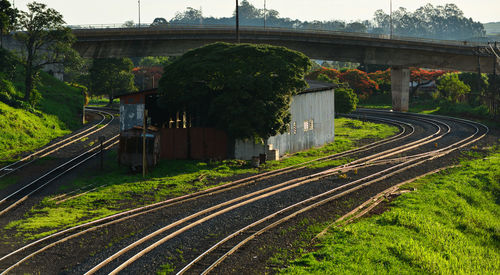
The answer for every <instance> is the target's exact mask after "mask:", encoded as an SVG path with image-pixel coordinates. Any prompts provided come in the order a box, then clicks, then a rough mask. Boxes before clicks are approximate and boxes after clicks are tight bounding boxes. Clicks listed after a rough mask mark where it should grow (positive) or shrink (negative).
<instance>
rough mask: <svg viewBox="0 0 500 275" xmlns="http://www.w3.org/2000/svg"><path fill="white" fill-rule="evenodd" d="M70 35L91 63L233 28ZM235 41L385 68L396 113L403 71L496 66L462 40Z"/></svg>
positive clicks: (162, 50)
mask: <svg viewBox="0 0 500 275" xmlns="http://www.w3.org/2000/svg"><path fill="white" fill-rule="evenodd" d="M73 33H74V34H75V35H76V37H77V42H76V43H75V45H74V48H75V49H76V50H77V51H78V52H80V54H81V55H82V56H83V57H91V58H104V57H141V56H161V55H168V56H175V55H181V54H183V53H185V52H186V51H188V50H190V49H193V48H197V47H200V46H203V45H205V44H208V43H213V42H217V41H224V42H235V29H234V27H227V26H226V27H199V26H198V27H170V26H169V27H163V28H140V29H139V28H126V29H76V30H74V31H73ZM240 39H241V42H242V43H266V44H271V45H277V46H285V47H287V48H290V49H294V50H297V51H300V52H303V53H304V54H306V55H307V56H309V57H310V58H313V59H321V60H337V61H349V62H358V63H362V64H384V65H390V66H391V67H392V83H393V85H392V95H393V107H394V109H395V110H402V111H406V110H408V101H409V100H408V96H409V87H408V86H409V85H408V83H409V79H410V73H409V69H408V68H409V67H421V68H434V69H451V70H459V71H472V72H477V71H481V72H484V73H491V72H492V71H493V64H494V62H496V61H495V60H494V57H493V55H489V54H487V52H486V51H484V46H485V45H479V44H471V43H470V42H462V41H438V40H423V39H416V38H404V39H403V38H394V39H389V37H387V36H386V35H372V34H359V33H356V34H354V33H343V32H325V31H304V30H290V29H269V28H268V29H264V28H245V27H243V28H241V29H240ZM481 49H483V51H481ZM496 66H497V71H500V66H499V65H498V64H497V65H496Z"/></svg>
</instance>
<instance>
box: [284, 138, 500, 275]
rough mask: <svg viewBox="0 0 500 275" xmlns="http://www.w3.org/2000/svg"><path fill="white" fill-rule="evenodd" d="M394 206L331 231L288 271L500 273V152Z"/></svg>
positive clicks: (425, 184)
mask: <svg viewBox="0 0 500 275" xmlns="http://www.w3.org/2000/svg"><path fill="white" fill-rule="evenodd" d="M403 188H404V189H409V190H415V189H416V190H417V191H415V192H411V193H407V194H403V195H401V196H400V197H398V198H397V199H396V200H394V201H393V202H392V203H391V204H390V205H391V208H390V210H389V211H387V212H385V213H383V214H381V215H379V216H372V217H370V218H366V219H361V220H360V221H359V222H357V223H353V224H350V225H347V226H346V227H343V228H334V229H330V230H329V232H328V233H327V234H326V235H325V236H324V237H322V238H321V241H320V244H319V245H318V247H317V248H316V249H315V250H316V251H314V252H310V253H307V254H304V255H303V256H302V257H300V258H299V259H297V260H295V261H293V262H292V263H291V265H290V266H289V267H288V268H286V269H283V270H281V272H280V273H282V274H340V273H341V274H359V273H362V274H366V273H368V274H387V273H389V274H419V273H438V274H499V273H500V249H499V248H500V205H499V194H500V150H499V149H498V148H497V149H496V150H494V151H492V153H491V154H490V155H489V156H487V157H485V158H482V159H477V160H469V161H463V162H462V163H461V165H460V167H457V168H453V169H448V170H446V171H444V172H441V173H438V174H434V175H431V176H428V177H425V178H422V179H419V180H417V181H415V182H413V183H410V184H407V185H406V186H403Z"/></svg>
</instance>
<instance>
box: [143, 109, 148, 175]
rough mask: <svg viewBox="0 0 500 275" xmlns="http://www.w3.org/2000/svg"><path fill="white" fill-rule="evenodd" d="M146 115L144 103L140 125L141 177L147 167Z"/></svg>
mask: <svg viewBox="0 0 500 275" xmlns="http://www.w3.org/2000/svg"><path fill="white" fill-rule="evenodd" d="M147 116H148V110H146V105H144V115H143V118H144V123H143V127H142V177H143V178H145V177H146V167H147V165H148V164H147V158H146V126H147V125H146V123H147V118H146V117H147Z"/></svg>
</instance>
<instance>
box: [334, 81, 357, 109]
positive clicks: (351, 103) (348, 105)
mask: <svg viewBox="0 0 500 275" xmlns="http://www.w3.org/2000/svg"><path fill="white" fill-rule="evenodd" d="M357 104H358V96H357V95H356V94H355V93H354V91H353V90H352V89H349V88H345V87H340V88H337V89H335V112H337V113H343V114H347V113H350V112H352V111H354V110H356V105H357Z"/></svg>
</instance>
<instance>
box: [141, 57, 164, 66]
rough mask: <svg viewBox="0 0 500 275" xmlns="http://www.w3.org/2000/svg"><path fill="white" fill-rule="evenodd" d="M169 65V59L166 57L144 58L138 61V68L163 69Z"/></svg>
mask: <svg viewBox="0 0 500 275" xmlns="http://www.w3.org/2000/svg"><path fill="white" fill-rule="evenodd" d="M170 63H171V60H170V57H168V56H146V57H143V58H142V59H141V60H140V61H139V66H140V67H154V66H162V67H165V66H166V65H168V64H170Z"/></svg>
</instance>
